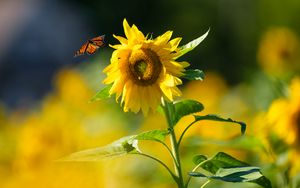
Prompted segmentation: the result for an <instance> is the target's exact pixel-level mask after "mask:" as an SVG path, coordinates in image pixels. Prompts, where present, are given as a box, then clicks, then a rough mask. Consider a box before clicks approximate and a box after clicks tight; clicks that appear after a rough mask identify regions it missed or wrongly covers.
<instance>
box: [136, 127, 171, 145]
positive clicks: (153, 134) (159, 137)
mask: <svg viewBox="0 0 300 188" xmlns="http://www.w3.org/2000/svg"><path fill="white" fill-rule="evenodd" d="M168 134H169V131H167V130H153V131H147V132H143V133H141V134H138V135H137V136H136V137H135V139H136V140H153V141H157V142H164V140H165V138H166V136H167V135H168Z"/></svg>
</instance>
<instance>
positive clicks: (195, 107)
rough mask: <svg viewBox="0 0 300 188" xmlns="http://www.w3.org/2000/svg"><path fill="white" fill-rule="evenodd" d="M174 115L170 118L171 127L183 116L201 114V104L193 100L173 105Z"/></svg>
mask: <svg viewBox="0 0 300 188" xmlns="http://www.w3.org/2000/svg"><path fill="white" fill-rule="evenodd" d="M173 105H174V114H173V116H172V124H173V126H175V125H176V123H177V122H178V121H179V120H180V119H181V118H182V117H184V116H186V115H189V114H193V113H196V112H201V111H202V110H203V109H204V106H203V104H201V103H200V102H198V101H195V100H183V101H179V102H176V103H174V104H173Z"/></svg>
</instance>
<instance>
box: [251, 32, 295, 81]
mask: <svg viewBox="0 0 300 188" xmlns="http://www.w3.org/2000/svg"><path fill="white" fill-rule="evenodd" d="M257 58H258V61H259V63H260V65H261V66H262V68H263V70H264V71H265V72H267V73H269V74H275V75H280V76H281V75H284V74H287V73H288V72H293V71H295V69H296V70H299V68H300V44H299V39H298V37H297V35H296V34H295V33H294V32H293V31H291V30H290V29H288V28H273V29H270V30H269V31H267V32H266V33H265V34H264V35H263V37H262V40H261V41H260V44H259V49H258V54H257Z"/></svg>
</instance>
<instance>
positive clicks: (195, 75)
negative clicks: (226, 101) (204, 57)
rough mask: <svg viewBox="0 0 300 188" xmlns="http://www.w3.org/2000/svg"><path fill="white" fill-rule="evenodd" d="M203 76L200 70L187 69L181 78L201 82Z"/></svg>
mask: <svg viewBox="0 0 300 188" xmlns="http://www.w3.org/2000/svg"><path fill="white" fill-rule="evenodd" d="M204 77H205V74H204V72H203V71H202V70H199V69H188V70H185V72H184V75H183V78H185V79H187V80H200V81H203V80H204Z"/></svg>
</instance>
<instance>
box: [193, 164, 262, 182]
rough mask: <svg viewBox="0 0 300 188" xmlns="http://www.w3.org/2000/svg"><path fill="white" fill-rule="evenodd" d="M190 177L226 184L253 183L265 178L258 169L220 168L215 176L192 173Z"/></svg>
mask: <svg viewBox="0 0 300 188" xmlns="http://www.w3.org/2000/svg"><path fill="white" fill-rule="evenodd" d="M189 175H190V176H194V177H207V178H209V179H216V180H222V181H225V182H251V181H254V180H256V179H259V178H261V177H263V175H262V174H261V173H260V171H259V168H258V167H236V168H220V169H219V170H218V172H217V173H216V174H215V175H212V176H209V175H205V174H202V173H199V172H191V173H189Z"/></svg>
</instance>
